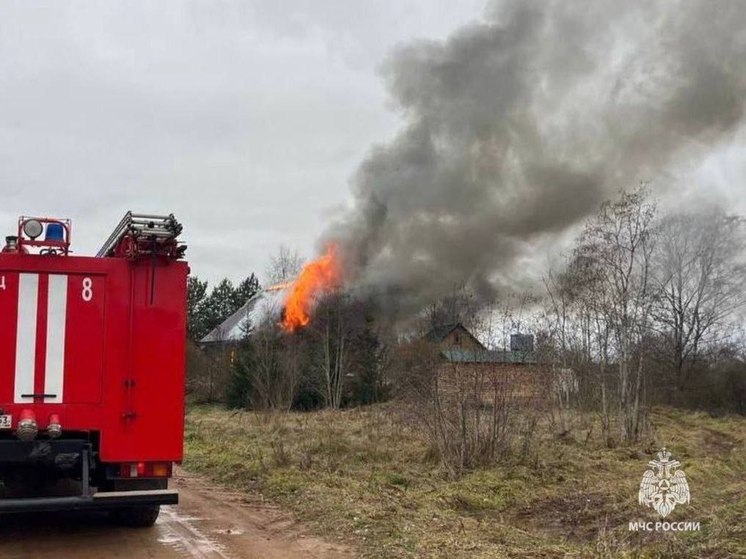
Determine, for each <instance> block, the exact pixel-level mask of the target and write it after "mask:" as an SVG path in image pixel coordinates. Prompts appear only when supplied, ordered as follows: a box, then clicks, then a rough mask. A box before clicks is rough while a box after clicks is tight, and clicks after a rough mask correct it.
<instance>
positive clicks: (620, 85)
mask: <svg viewBox="0 0 746 559" xmlns="http://www.w3.org/2000/svg"><path fill="white" fill-rule="evenodd" d="M745 30H746V4H744V3H743V2H742V1H741V0H731V1H728V0H721V1H718V2H712V1H711V0H685V1H683V0H682V1H672V0H660V1H654V0H643V1H634V2H632V1H627V2H619V1H618V0H592V1H590V0H588V1H572V2H568V1H566V0H562V1H552V0H534V1H528V0H516V1H509V2H503V3H500V4H499V5H497V6H495V7H494V9H493V10H492V11H491V12H490V16H489V17H488V18H487V19H486V20H485V21H484V22H481V23H477V24H473V25H470V26H468V27H465V28H462V29H460V30H459V31H457V32H456V33H455V34H453V35H452V36H451V37H450V38H449V39H448V40H446V41H445V42H433V41H421V42H417V43H415V44H411V45H408V46H404V47H402V48H399V49H398V50H396V52H395V53H394V54H393V55H392V56H391V58H390V60H389V61H388V62H387V64H386V66H385V78H386V80H387V84H388V87H389V89H390V92H391V95H392V97H393V98H394V100H395V102H396V103H397V104H398V106H399V107H400V109H401V111H403V114H404V117H405V122H406V124H405V126H404V128H403V130H402V131H401V132H400V133H399V134H398V135H397V136H396V137H395V138H394V139H393V140H392V141H391V142H390V143H388V144H385V145H379V146H375V147H374V148H373V149H372V150H371V153H370V155H369V157H368V158H367V159H366V160H365V161H364V162H363V164H362V165H361V166H360V169H359V170H358V172H357V174H356V175H355V177H354V178H353V193H354V207H353V208H352V210H351V211H350V212H349V214H348V215H347V216H345V217H344V218H343V219H342V220H341V222H339V223H337V224H336V225H334V226H333V227H332V228H331V229H330V231H328V232H327V234H326V235H325V237H324V238H325V240H330V239H331V240H335V241H336V242H337V243H338V244H339V245H340V247H341V249H342V253H343V254H344V259H345V268H346V270H347V272H348V275H349V278H350V280H351V281H352V282H354V284H355V285H357V286H359V287H362V288H372V289H375V291H376V292H379V293H380V292H383V293H388V294H389V296H390V297H389V298H390V300H391V301H392V302H394V303H395V305H396V307H397V308H399V309H401V310H402V311H404V312H408V311H409V310H412V309H414V308H417V306H418V305H421V304H423V303H425V302H428V301H431V300H433V299H435V298H437V297H439V296H442V295H444V294H446V293H449V292H450V291H452V290H453V288H454V286H456V285H461V284H467V285H470V286H472V287H474V288H476V290H477V291H478V292H483V293H489V292H491V291H492V290H494V289H500V288H510V286H513V285H516V284H517V283H519V282H520V281H521V280H522V278H524V277H525V274H523V272H522V270H521V266H520V262H521V257H522V255H524V254H525V253H526V252H527V251H530V249H531V247H532V246H535V245H536V244H537V243H544V244H546V243H547V242H550V241H551V238H552V237H553V236H556V235H558V234H560V233H562V232H564V231H566V230H567V229H568V228H570V227H572V226H573V225H576V224H577V223H578V222H579V221H581V220H583V219H584V218H586V217H587V216H588V215H589V214H591V213H592V212H594V211H596V210H597V209H598V206H599V204H600V203H601V202H602V201H603V200H605V199H608V198H609V197H611V196H613V195H614V194H615V193H616V191H618V190H619V189H620V188H622V187H634V186H635V185H636V184H637V183H638V182H639V181H640V180H643V179H650V180H652V181H653V184H654V186H655V187H658V186H660V185H665V184H666V181H667V179H666V178H665V177H670V176H671V173H672V172H675V169H677V168H682V166H692V165H693V163H696V162H697V161H699V160H701V158H702V157H704V156H705V155H707V153H709V152H710V151H711V150H712V149H714V148H715V147H716V146H717V145H718V144H719V143H721V142H723V141H727V139H728V137H729V136H730V135H731V134H732V133H734V132H735V131H736V130H737V129H738V126H739V125H740V123H741V120H742V118H743V116H744V101H745V100H746V31H745Z"/></svg>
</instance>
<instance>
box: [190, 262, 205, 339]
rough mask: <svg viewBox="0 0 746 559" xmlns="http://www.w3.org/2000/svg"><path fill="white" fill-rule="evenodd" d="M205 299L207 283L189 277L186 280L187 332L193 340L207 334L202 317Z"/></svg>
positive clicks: (203, 316)
mask: <svg viewBox="0 0 746 559" xmlns="http://www.w3.org/2000/svg"><path fill="white" fill-rule="evenodd" d="M206 298H207V281H202V280H200V279H199V278H198V277H197V276H190V277H189V279H188V280H187V331H188V333H189V337H190V338H192V339H194V340H199V339H200V338H202V337H203V336H204V335H205V334H207V330H206V324H205V315H204V313H205V299H206Z"/></svg>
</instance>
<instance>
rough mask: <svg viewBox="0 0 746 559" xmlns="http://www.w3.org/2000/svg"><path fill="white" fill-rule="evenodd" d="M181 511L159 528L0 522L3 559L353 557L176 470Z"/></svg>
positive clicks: (164, 511)
mask: <svg viewBox="0 0 746 559" xmlns="http://www.w3.org/2000/svg"><path fill="white" fill-rule="evenodd" d="M172 487H176V488H177V489H179V492H180V504H179V506H177V507H162V508H161V515H160V517H159V519H158V522H157V523H156V525H155V526H154V527H153V528H144V529H142V528H124V527H120V526H117V525H115V524H113V523H112V522H111V521H110V520H109V519H108V518H107V517H106V515H103V514H98V513H96V514H93V513H85V514H83V513H65V514H63V513H57V514H36V515H17V516H4V517H3V516H0V558H2V559H107V558H112V559H114V558H121V559H286V558H287V559H301V558H303V559H306V558H311V559H348V558H351V557H354V556H355V554H354V553H352V552H351V551H350V550H349V549H347V548H345V547H344V546H342V545H340V544H334V543H329V542H325V541H322V540H320V539H318V538H315V537H313V536H311V535H309V534H308V533H307V532H306V531H305V530H304V528H303V526H300V525H298V524H297V523H295V522H294V521H293V520H292V519H291V517H290V516H289V515H288V514H287V513H284V512H282V511H279V510H278V509H276V508H275V507H271V506H264V505H261V504H256V503H247V502H246V501H245V499H244V497H243V496H242V495H241V494H238V493H230V492H226V491H224V490H221V489H219V488H217V487H215V486H214V485H212V484H209V483H207V482H206V481H205V480H203V479H202V478H199V477H196V476H192V475H190V474H186V473H184V472H183V471H179V472H177V476H176V478H175V480H174V481H173V482H172Z"/></svg>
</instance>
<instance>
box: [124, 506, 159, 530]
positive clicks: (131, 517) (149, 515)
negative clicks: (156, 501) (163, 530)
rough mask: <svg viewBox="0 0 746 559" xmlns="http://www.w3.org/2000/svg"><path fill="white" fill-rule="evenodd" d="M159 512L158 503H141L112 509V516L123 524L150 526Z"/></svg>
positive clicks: (138, 526)
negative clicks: (136, 505)
mask: <svg viewBox="0 0 746 559" xmlns="http://www.w3.org/2000/svg"><path fill="white" fill-rule="evenodd" d="M160 512H161V507H160V505H143V506H139V507H126V508H122V509H118V510H116V511H114V513H113V517H114V520H116V522H118V523H119V524H122V525H124V526H130V527H132V528H150V527H151V526H152V525H153V524H155V521H156V519H157V518H158V514H159V513H160Z"/></svg>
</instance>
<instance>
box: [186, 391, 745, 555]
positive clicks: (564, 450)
mask: <svg viewBox="0 0 746 559" xmlns="http://www.w3.org/2000/svg"><path fill="white" fill-rule="evenodd" d="M651 421H652V425H653V427H654V435H653V436H652V437H651V439H650V440H648V441H645V442H644V443H642V444H641V445H639V446H638V447H635V448H617V449H606V448H602V445H600V443H599V441H597V440H596V437H595V436H594V435H593V431H591V432H590V434H589V433H588V431H587V430H586V431H582V430H577V431H575V432H574V433H575V434H574V436H572V437H566V438H564V439H562V440H559V439H557V438H555V437H551V436H550V435H549V434H548V432H547V433H545V434H542V433H541V432H539V433H537V436H536V439H537V440H536V443H535V448H536V449H537V452H536V453H535V454H534V455H533V457H532V458H531V459H530V460H524V461H523V462H518V461H514V462H512V463H507V464H501V465H495V466H494V467H492V468H489V469H483V470H480V471H476V472H473V473H470V474H467V475H465V476H463V477H461V478H460V479H458V480H456V481H452V480H448V479H447V477H446V475H445V473H444V471H443V470H442V468H441V467H440V466H439V465H438V463H437V461H435V460H433V458H432V453H431V452H429V449H428V444H427V441H426V439H425V438H424V437H423V436H422V434H421V433H420V432H419V431H418V429H416V428H415V427H414V426H412V425H409V424H407V423H406V422H404V421H403V420H402V419H401V418H400V415H399V414H398V413H396V410H395V409H394V408H393V407H392V406H391V405H386V406H374V407H371V408H367V409H360V410H350V411H340V412H327V411H324V412H314V413H303V414H301V413H290V414H259V413H251V412H232V411H225V410H220V409H217V408H206V407H197V408H193V409H192V410H191V411H190V412H189V414H188V417H187V434H186V435H187V436H186V448H187V457H186V461H185V466H186V468H188V469H191V470H194V471H198V472H202V473H204V474H207V475H208V476H210V477H212V478H213V479H215V480H217V481H219V482H221V483H224V484H227V485H230V486H234V487H235V486H238V487H243V488H245V490H246V491H247V494H248V495H253V496H257V495H261V496H262V497H263V498H269V499H271V500H274V501H275V502H278V503H279V504H281V505H283V506H285V507H288V508H290V509H291V510H293V511H295V513H296V514H297V515H298V517H299V518H301V519H302V520H304V521H306V522H307V523H309V524H310V525H311V526H312V528H314V529H315V530H317V531H318V532H319V533H320V534H323V535H326V536H327V537H337V538H340V539H343V540H345V541H347V542H348V543H350V544H352V545H353V546H355V547H356V548H357V549H359V550H360V553H361V555H363V556H365V557H381V558H383V557H385V558H389V557H391V558H398V557H443V558H446V557H447V558H456V557H469V558H477V557H532V558H533V557H681V558H687V557H692V558H694V557H717V558H720V557H722V558H726V557H728V558H730V557H746V452H745V451H744V444H745V443H746V419H744V418H740V417H729V418H711V417H709V416H707V415H704V414H693V413H687V412H682V411H678V410H671V409H661V410H656V412H655V413H654V414H653V415H652V418H651ZM540 431H541V430H540ZM664 445H665V446H666V447H667V448H669V449H670V450H671V452H672V453H673V455H674V458H676V459H678V460H679V461H681V462H682V468H683V470H684V471H685V472H686V475H687V478H688V480H689V486H690V489H691V494H692V501H691V503H690V504H689V505H680V506H678V507H677V508H676V510H674V511H673V512H672V513H671V515H670V516H669V517H668V518H667V520H671V521H699V522H700V523H701V531H699V532H690V533H672V532H668V533H661V532H652V533H651V532H647V533H644V532H636V533H635V532H630V531H629V529H628V523H629V522H630V521H637V520H649V521H656V520H659V518H658V517H657V513H655V512H654V511H653V510H652V509H647V508H644V507H641V506H640V505H639V504H638V503H637V491H638V487H639V483H640V480H641V478H642V474H643V472H644V471H645V470H646V469H647V462H648V460H650V459H651V458H652V457H653V454H654V451H655V450H657V448H658V447H659V446H664Z"/></svg>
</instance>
